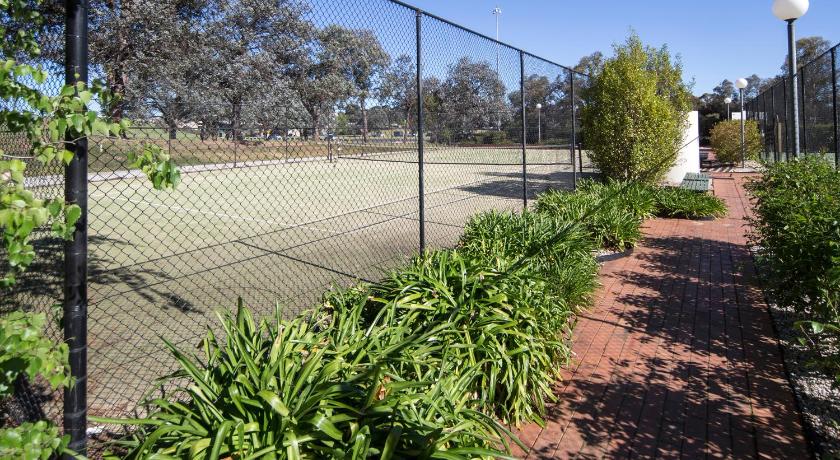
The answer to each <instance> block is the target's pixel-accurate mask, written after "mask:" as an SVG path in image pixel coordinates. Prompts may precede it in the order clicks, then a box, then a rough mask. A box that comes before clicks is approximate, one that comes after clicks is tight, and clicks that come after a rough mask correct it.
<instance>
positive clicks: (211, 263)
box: [42, 147, 572, 416]
mask: <svg viewBox="0 0 840 460" xmlns="http://www.w3.org/2000/svg"><path fill="white" fill-rule="evenodd" d="M521 155H522V151H521V149H519V148H487V147H483V148H440V147H433V148H430V149H428V150H427V153H426V155H425V156H424V158H425V165H424V167H423V172H424V191H425V193H424V198H425V231H426V246H427V248H430V249H434V248H442V247H452V246H454V245H456V244H457V241H458V238H459V237H460V235H461V233H462V231H463V226H464V224H465V222H466V221H467V220H468V219H469V218H470V216H472V215H474V214H477V213H480V212H483V211H489V210H502V211H504V210H521V209H522V207H523V199H522V195H523V180H522V177H523V167H522V163H521V161H522V159H521ZM527 159H528V163H529V165H528V166H527V178H528V181H527V190H528V195H529V198H530V199H532V198H534V197H535V196H536V194H537V193H539V192H540V191H542V190H545V189H547V188H570V187H571V185H572V167H571V157H570V152H569V150H567V149H562V148H531V147H529V148H528V150H527ZM183 169H184V172H185V174H184V175H183V182H182V183H181V184H180V185H179V186H178V188H177V189H176V190H175V191H156V190H153V189H152V187H151V185H150V184H149V181H148V180H146V179H145V177H139V175H137V174H107V173H106V174H102V173H97V175H96V176H95V177H93V176H92V178H91V181H90V183H89V189H90V190H89V197H90V205H89V206H90V210H89V213H90V219H89V248H90V253H89V258H90V261H89V300H90V302H89V345H90V350H89V364H88V366H89V374H88V375H89V381H88V390H89V401H90V413H91V414H92V415H104V416H120V415H129V414H131V412H132V411H133V410H134V408H135V407H136V404H137V402H138V401H139V400H140V399H141V398H142V397H143V395H144V394H145V393H146V392H147V391H148V390H149V389H150V388H151V386H152V383H153V382H154V381H155V379H157V378H159V377H161V376H163V375H165V374H166V373H168V372H170V371H172V370H174V368H175V367H174V362H173V361H172V360H171V359H170V358H169V356H168V353H167V352H166V351H165V350H164V349H163V346H162V345H163V340H162V339H164V338H165V339H167V340H169V341H171V342H172V343H174V344H175V345H177V346H179V347H180V348H182V349H183V350H187V351H193V350H194V349H195V346H196V345H198V344H199V342H200V339H201V338H202V337H203V336H204V334H205V332H206V330H207V328H208V327H213V326H214V324H215V323H216V317H215V314H214V312H216V311H219V310H223V309H227V308H232V307H233V306H234V305H235V303H236V301H237V298H239V297H242V298H243V300H244V302H245V303H246V304H247V305H249V306H250V307H251V308H252V309H254V310H255V311H257V312H261V313H267V312H270V311H272V309H273V308H274V307H275V305H280V308H282V309H283V311H284V312H285V313H286V314H287V315H289V316H292V315H294V314H296V313H299V312H301V311H303V310H304V309H306V308H309V307H311V306H313V305H314V304H315V303H316V302H317V301H318V300H319V298H320V296H321V294H322V293H323V292H324V291H325V290H327V289H330V288H331V287H333V286H335V287H340V286H348V285H351V284H354V283H357V282H360V281H365V280H376V279H379V278H380V277H381V276H382V275H383V274H384V273H387V271H388V270H389V269H392V268H393V267H395V266H397V265H399V264H400V263H404V262H405V261H406V260H408V259H409V258H410V257H411V256H413V255H415V254H416V253H417V252H418V250H419V244H420V242H419V229H420V220H419V216H420V214H419V167H418V162H417V151H416V148H415V149H401V150H399V151H394V152H381V151H379V152H378V153H371V154H363V153H359V150H358V149H355V150H353V151H352V152H351V153H349V154H343V153H342V151H341V149H339V148H338V147H336V148H335V149H334V150H333V155H332V159H328V158H327V157H323V156H319V157H313V158H297V159H294V160H288V159H282V160H269V161H251V162H249V163H240V165H239V166H238V167H231V165H230V164H229V163H226V162H220V163H217V164H204V165H200V166H184V168H183ZM106 179H107V180H106ZM46 242H47V240H46V239H45V240H44V241H43V242H42V243H44V244H46ZM53 243H54V242H53Z"/></svg>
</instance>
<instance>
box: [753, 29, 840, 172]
mask: <svg viewBox="0 0 840 460" xmlns="http://www.w3.org/2000/svg"><path fill="white" fill-rule="evenodd" d="M838 48H840V45H838V46H835V47H834V48H831V49H830V50H828V51H827V52H825V53H824V54H822V55H821V56H819V57H818V58H816V59H814V60H813V61H811V62H808V63H806V64H805V65H803V66H802V67H800V68H799V70H798V73H797V75H796V77H797V93H798V96H799V147H800V151H801V152H802V153H803V154H807V155H819V156H822V157H823V158H825V159H827V160H829V161H832V162H834V164H835V165H838V166H840V130H838V116H840V107H838V104H837V99H838V89H837V87H838V83H839V82H838V73H840V67H838V62H837V54H838ZM791 100H792V98H791V94H790V83H789V80H788V78H786V77H785V78H780V79H779V81H778V82H777V83H776V84H775V85H773V86H772V87H770V88H768V89H766V90H765V91H763V92H762V93H760V94H759V95H758V96H757V97H756V98H754V99H753V100H751V101H749V102H748V103H747V104H746V110H747V118H748V119H751V120H756V121H757V122H758V126H759V129H760V131H761V135H762V138H763V140H764V160H766V161H786V160H788V159H790V158H793V156H794V154H793V151H794V148H793V136H792V134H791V133H792V129H793V126H792V123H789V122H788V118H789V116H788V115H787V114H788V107H790V104H791V102H790V101H791Z"/></svg>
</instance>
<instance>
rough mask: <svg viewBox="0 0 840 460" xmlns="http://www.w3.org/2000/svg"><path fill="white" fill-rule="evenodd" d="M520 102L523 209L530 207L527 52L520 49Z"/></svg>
mask: <svg viewBox="0 0 840 460" xmlns="http://www.w3.org/2000/svg"><path fill="white" fill-rule="evenodd" d="M519 102H520V105H521V107H520V108H521V109H522V114H521V115H522V209H523V210H525V209H528V158H527V154H526V149H527V142H528V129H527V127H526V125H525V52H524V51H519Z"/></svg>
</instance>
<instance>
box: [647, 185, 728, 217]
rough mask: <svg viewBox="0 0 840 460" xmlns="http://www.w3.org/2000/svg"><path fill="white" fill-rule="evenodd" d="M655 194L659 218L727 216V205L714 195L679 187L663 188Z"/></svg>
mask: <svg viewBox="0 0 840 460" xmlns="http://www.w3.org/2000/svg"><path fill="white" fill-rule="evenodd" d="M653 194H654V197H655V201H656V211H655V212H656V215H657V216H659V217H674V218H682V219H699V218H701V217H723V216H725V215H726V203H724V202H723V200H721V199H720V198H718V197H716V196H714V195H709V194H707V193H698V192H695V191H693V190H687V189H684V188H678V187H662V188H659V189H656V190H655V191H654V193H653Z"/></svg>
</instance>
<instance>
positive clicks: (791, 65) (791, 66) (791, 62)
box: [787, 19, 799, 158]
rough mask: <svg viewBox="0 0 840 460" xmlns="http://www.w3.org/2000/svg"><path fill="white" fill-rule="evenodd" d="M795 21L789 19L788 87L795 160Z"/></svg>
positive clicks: (797, 153)
mask: <svg viewBox="0 0 840 460" xmlns="http://www.w3.org/2000/svg"><path fill="white" fill-rule="evenodd" d="M794 21H795V19H788V21H787V23H788V85H790V88H789V91H790V98H791V101H790V106H789V107H788V117H789V118H790V120H788V125H790V127H789V131H790V140H791V144H790V145H791V153H793V157H794V158H798V157H799V95H798V93H799V90H798V89H797V86H798V85H797V83H796V80H797V79H796V39H795V38H794V37H795V36H796V30H795V29H794V26H793V22H794Z"/></svg>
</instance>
